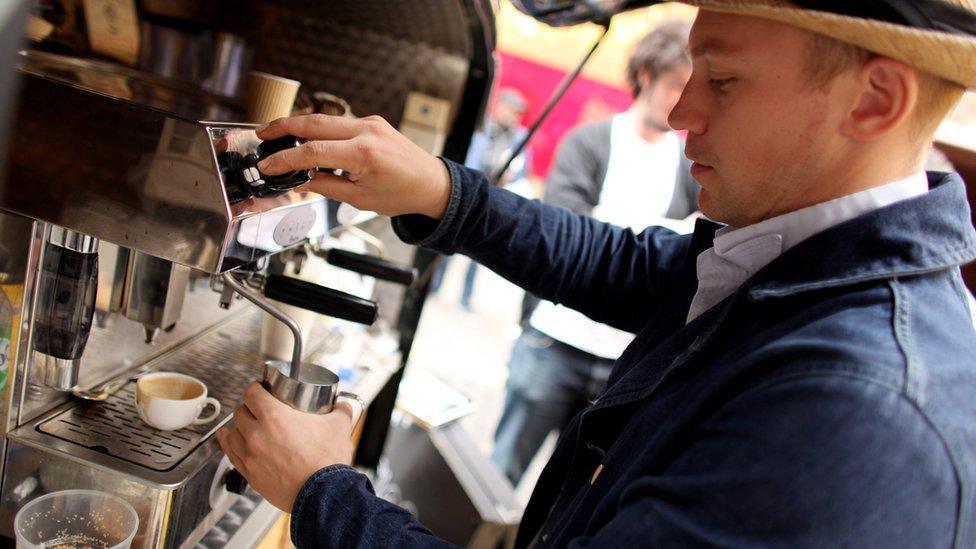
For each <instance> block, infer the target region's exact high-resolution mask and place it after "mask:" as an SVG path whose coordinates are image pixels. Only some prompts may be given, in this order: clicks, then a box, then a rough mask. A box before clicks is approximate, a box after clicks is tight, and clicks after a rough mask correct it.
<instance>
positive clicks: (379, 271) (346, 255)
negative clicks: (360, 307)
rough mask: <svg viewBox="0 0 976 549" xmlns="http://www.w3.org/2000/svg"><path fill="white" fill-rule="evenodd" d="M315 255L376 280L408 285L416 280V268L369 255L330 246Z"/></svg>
mask: <svg viewBox="0 0 976 549" xmlns="http://www.w3.org/2000/svg"><path fill="white" fill-rule="evenodd" d="M316 255H318V256H319V257H321V258H322V259H324V260H326V261H328V262H329V263H330V264H332V265H335V266H336V267H340V268H342V269H346V270H348V271H352V272H355V273H359V274H362V275H366V276H371V277H373V278H375V279H377V280H385V281H387V282H393V283H395V284H403V285H404V286H410V285H411V284H413V283H414V281H415V280H417V269H415V268H413V267H404V266H403V265H400V264H397V263H394V262H392V261H387V260H386V259H380V258H378V257H373V256H371V255H364V254H357V253H356V252H350V251H349V250H340V249H338V248H330V249H328V250H326V251H324V252H318V253H316Z"/></svg>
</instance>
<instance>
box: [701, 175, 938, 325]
mask: <svg viewBox="0 0 976 549" xmlns="http://www.w3.org/2000/svg"><path fill="white" fill-rule="evenodd" d="M928 190H929V182H928V179H927V178H926V177H925V174H924V173H921V172H920V173H917V174H915V175H913V176H911V177H907V178H905V179H902V180H899V181H895V182H893V183H888V184H885V185H881V186H878V187H872V188H870V189H867V190H863V191H860V192H856V193H854V194H849V195H847V196H842V197H840V198H835V199H834V200H829V201H827V202H822V203H820V204H815V205H813V206H809V207H807V208H803V209H800V210H796V211H795V212H790V213H787V214H783V215H780V216H777V217H773V218H770V219H767V220H765V221H761V222H759V223H756V224H754V225H749V226H747V227H743V228H741V229H734V228H732V227H723V228H721V229H719V230H718V231H717V232H716V233H715V240H714V241H713V246H712V247H711V248H709V249H707V250H705V251H704V252H702V253H701V254H699V256H698V292H697V293H696V294H695V298H694V299H693V300H692V302H691V308H690V309H689V311H688V320H687V321H688V322H691V321H692V320H694V319H695V318H697V317H698V316H699V315H701V314H702V313H704V312H705V311H707V310H708V309H711V308H712V307H713V306H715V305H716V304H717V303H718V302H719V301H722V300H723V299H725V298H726V297H728V296H730V295H732V293H733V292H734V291H735V290H736V289H738V288H739V286H741V285H742V283H743V282H745V281H746V280H748V279H749V278H750V277H751V276H752V275H754V274H756V273H757V272H758V271H759V270H760V269H762V268H763V267H765V266H766V265H768V264H769V263H770V262H771V261H772V260H774V259H776V258H777V257H779V256H780V255H782V254H783V252H785V251H786V250H789V249H790V248H792V247H793V246H796V245H797V244H799V243H800V242H802V241H804V240H806V239H807V238H810V237H811V236H813V235H815V234H817V233H819V232H821V231H824V230H826V229H829V228H831V227H833V226H835V225H839V224H841V223H843V222H844V221H848V220H850V219H854V218H855V217H857V216H860V215H863V214H866V213H868V212H871V211H874V210H877V209H879V208H883V207H885V206H889V205H891V204H894V203H895V202H900V201H902V200H907V199H909V198H914V197H916V196H920V195H923V194H925V193H926V192H928Z"/></svg>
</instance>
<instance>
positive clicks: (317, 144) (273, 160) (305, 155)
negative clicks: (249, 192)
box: [258, 140, 364, 175]
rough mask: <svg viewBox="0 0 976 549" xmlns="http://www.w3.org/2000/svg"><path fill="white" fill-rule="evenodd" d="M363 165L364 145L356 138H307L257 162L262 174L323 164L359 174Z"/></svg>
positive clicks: (275, 173) (286, 171) (274, 173)
mask: <svg viewBox="0 0 976 549" xmlns="http://www.w3.org/2000/svg"><path fill="white" fill-rule="evenodd" d="M363 165H364V154H363V147H361V146H360V145H359V142H357V141H355V140H345V141H309V142H307V143H303V144H301V145H299V146H297V147H293V148H291V149H285V150H283V151H281V152H279V153H276V154H273V155H271V156H269V157H268V158H265V159H264V160H262V161H261V162H259V163H258V169H259V170H261V173H263V174H265V175H280V174H283V173H288V172H290V171H294V170H307V169H311V168H318V167H324V168H333V169H343V170H345V171H347V172H349V173H351V174H356V175H358V174H361V173H362V171H363Z"/></svg>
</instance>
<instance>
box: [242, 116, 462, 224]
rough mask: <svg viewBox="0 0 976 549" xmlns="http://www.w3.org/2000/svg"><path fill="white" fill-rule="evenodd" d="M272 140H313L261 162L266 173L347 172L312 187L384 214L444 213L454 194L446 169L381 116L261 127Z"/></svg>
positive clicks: (321, 178)
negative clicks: (278, 138) (304, 171)
mask: <svg viewBox="0 0 976 549" xmlns="http://www.w3.org/2000/svg"><path fill="white" fill-rule="evenodd" d="M257 135H258V137H259V138H261V139H264V140H268V139H275V138H277V137H281V136H283V135H295V136H298V137H300V138H303V139H307V140H308V141H307V142H306V143H305V144H303V145H301V146H299V147H295V148H293V149H288V150H285V151H281V152H279V153H277V154H274V155H271V156H269V157H268V158H266V159H264V160H263V161H262V162H261V163H260V164H258V169H260V170H261V172H262V173H264V174H266V175H278V174H282V173H287V172H289V171H292V170H301V169H310V168H317V167H321V168H332V169H342V170H344V171H345V172H347V173H348V179H346V178H342V177H337V176H335V175H332V174H326V173H319V174H318V176H316V178H315V179H314V180H312V182H310V183H309V189H311V190H312V191H315V192H318V193H321V194H323V195H325V196H328V197H330V198H334V199H336V200H340V201H342V202H347V203H349V204H351V205H353V206H355V207H357V208H359V209H361V210H371V211H374V212H377V213H379V214H383V215H391V216H392V215H402V214H411V213H419V214H424V215H427V216H430V217H433V218H435V219H439V218H441V217H442V216H443V215H444V211H445V210H446V209H447V203H448V199H449V198H450V194H451V179H450V175H449V173H448V171H447V167H446V166H444V163H443V162H441V161H440V159H438V158H437V157H435V156H433V155H431V154H429V153H427V152H426V151H424V150H423V149H421V148H420V147H418V146H417V145H415V144H414V143H413V142H412V141H410V140H409V139H407V138H406V137H405V136H404V135H402V134H401V133H400V132H398V131H396V130H395V129H394V128H393V127H392V126H390V124H389V123H387V121H386V120H383V119H382V118H380V117H379V116H369V117H366V118H358V119H356V118H346V117H342V116H329V115H326V114H310V115H305V116H295V117H292V118H280V119H278V120H275V121H274V122H271V123H270V124H268V125H267V126H263V127H261V128H258V130H257Z"/></svg>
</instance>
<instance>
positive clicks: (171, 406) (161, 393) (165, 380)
mask: <svg viewBox="0 0 976 549" xmlns="http://www.w3.org/2000/svg"><path fill="white" fill-rule="evenodd" d="M207 404H210V405H211V406H213V408H214V411H213V412H212V413H211V414H210V415H208V416H206V417H200V413H201V412H203V409H204V408H205V407H206V406H207ZM136 409H137V410H138V411H139V417H140V418H142V420H143V421H145V422H146V423H147V424H149V425H150V426H152V427H155V428H156V429H161V430H163V431H172V430H175V429H182V428H183V427H186V426H187V425H202V424H204V423H210V422H211V421H213V420H215V419H217V416H218V415H219V414H220V402H219V401H218V400H217V399H215V398H213V397H208V396H207V386H206V385H204V383H203V382H202V381H200V380H199V379H197V378H195V377H193V376H188V375H186V374H178V373H175V372H157V373H155V374H148V375H144V376H142V377H140V378H139V381H137V382H136Z"/></svg>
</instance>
